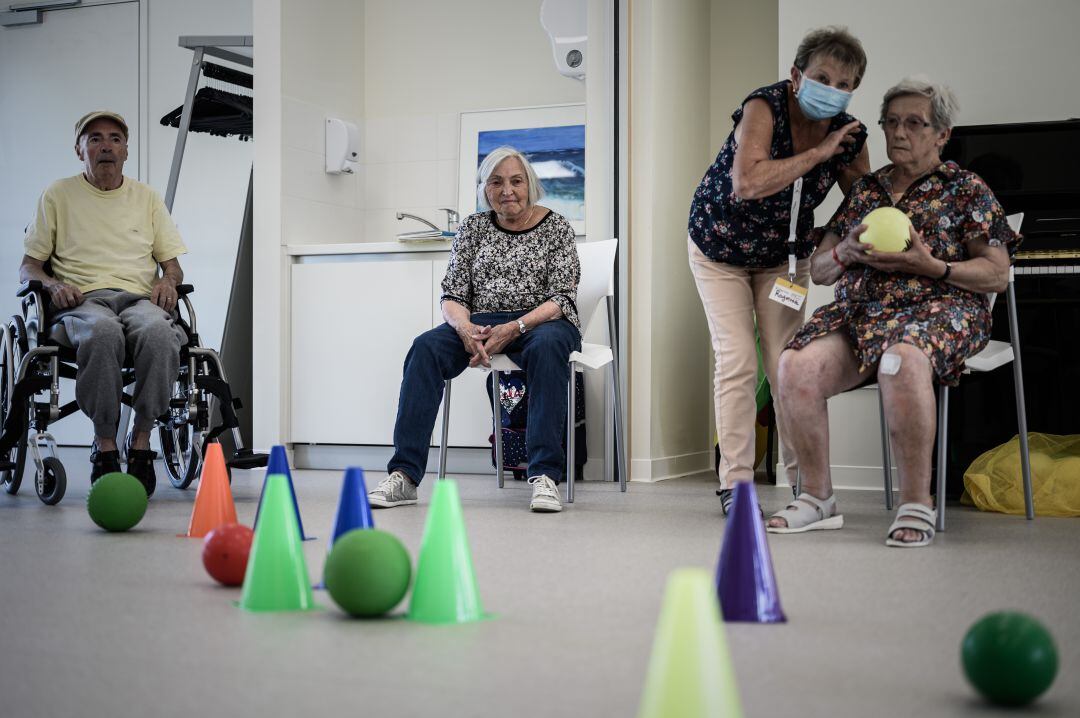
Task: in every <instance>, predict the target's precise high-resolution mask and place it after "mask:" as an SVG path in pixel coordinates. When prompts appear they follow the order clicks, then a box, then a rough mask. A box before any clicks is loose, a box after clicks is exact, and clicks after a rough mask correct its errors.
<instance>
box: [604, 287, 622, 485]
mask: <svg viewBox="0 0 1080 718" xmlns="http://www.w3.org/2000/svg"><path fill="white" fill-rule="evenodd" d="M614 302H615V297H614V296H610V295H609V296H608V297H607V316H608V343H609V344H610V345H611V388H612V394H613V395H614V399H615V466H616V469H617V471H618V472H619V490H620V491H626V439H625V437H624V436H623V412H622V392H621V391H619V342H618V341H617V340H616V338H615V336H616V335H615V308H614Z"/></svg>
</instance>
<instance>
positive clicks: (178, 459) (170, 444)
mask: <svg viewBox="0 0 1080 718" xmlns="http://www.w3.org/2000/svg"><path fill="white" fill-rule="evenodd" d="M158 439H160V440H161V455H162V458H163V459H164V460H165V470H166V471H167V472H168V473H169V481H170V482H171V483H172V485H173V486H175V487H176V488H178V489H186V488H187V487H188V486H190V485H191V482H192V481H194V480H195V477H196V476H198V474H199V464H200V463H201V458H202V454H201V452H202V436H201V433H200V432H195V431H192V429H191V426H190V425H189V424H181V425H180V426H178V427H171V426H166V425H160V426H158Z"/></svg>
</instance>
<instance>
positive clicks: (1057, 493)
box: [961, 433, 1080, 516]
mask: <svg viewBox="0 0 1080 718" xmlns="http://www.w3.org/2000/svg"><path fill="white" fill-rule="evenodd" d="M1028 449H1029V452H1030V456H1031V492H1032V496H1033V497H1034V500H1035V513H1036V514H1038V515H1039V516H1080V436H1077V435H1070V436H1055V435H1054V434H1036V433H1029V434H1028ZM961 502H962V503H965V504H967V505H969V506H970V505H972V504H974V505H975V506H977V507H978V508H979V509H981V510H983V511H998V512H1000V513H1004V514H1023V513H1024V478H1023V473H1022V471H1021V468H1020V437H1019V435H1018V436H1014V437H1013V438H1012V439H1010V440H1009V441H1008V442H1006V443H1004V444H1002V445H1001V446H998V447H997V448H994V449H991V450H990V451H987V452H986V453H985V454H983V455H982V456H980V457H979V458H977V459H975V461H973V462H972V463H971V466H969V467H968V470H967V471H966V472H964V496H963V497H962V498H961Z"/></svg>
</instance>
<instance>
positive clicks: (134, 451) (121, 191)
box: [0, 111, 265, 503]
mask: <svg viewBox="0 0 1080 718" xmlns="http://www.w3.org/2000/svg"><path fill="white" fill-rule="evenodd" d="M127 140H128V128H127V124H126V123H125V122H124V119H123V118H122V117H121V116H120V115H118V114H116V113H113V112H104V111H102V112H91V113H89V114H87V115H85V116H84V117H82V118H81V119H80V120H79V121H78V122H77V123H76V127H75V142H76V144H75V152H76V154H77V155H78V157H79V159H80V160H81V161H82V163H83V167H84V169H83V172H82V173H81V174H79V175H76V176H74V177H68V178H65V179H61V180H58V181H56V182H54V183H53V184H52V185H50V186H49V188H48V189H46V190H45V192H44V194H43V195H42V196H41V199H40V201H39V203H38V207H37V211H36V213H35V216H34V219H33V221H32V223H31V224H30V226H29V227H28V228H27V232H26V237H25V242H24V244H25V255H24V257H23V260H22V265H21V267H20V270H19V275H20V281H21V282H23V286H22V288H21V289H20V291H19V296H20V297H22V306H23V316H15V317H12V322H11V323H10V324H8V325H7V326H6V327H5V331H4V335H3V352H2V354H0V361H2V362H3V364H4V366H3V371H2V373H0V382H2V390H3V392H4V396H3V397H2V402H0V404H2V405H3V409H4V416H3V435H2V437H0V462H3V463H4V465H3V466H0V469H2V472H0V482H2V483H3V484H4V485H5V488H6V489H7V490H8V492H9V493H15V491H17V490H18V484H19V482H20V481H21V478H22V469H23V466H22V464H23V462H24V461H25V458H26V456H25V455H26V450H27V445H28V444H29V447H30V449H31V451H32V452H33V456H34V460H35V463H36V465H37V468H38V487H37V488H38V494H39V496H40V497H41V499H42V500H43V501H45V502H46V503H56V502H57V501H59V500H60V498H61V497H62V496H63V492H64V487H65V486H66V476H65V472H64V469H63V466H62V464H60V462H59V460H58V459H57V458H56V456H55V442H54V441H53V439H52V436H51V435H49V434H48V433H47V432H46V428H47V426H48V424H49V422H50V421H55V420H58V419H60V418H63V417H64V416H66V415H67V414H70V413H74V411H75V407H74V406H73V405H71V404H68V405H66V406H64V407H60V406H59V402H58V395H59V392H58V384H59V379H60V377H61V376H68V375H69V374H70V371H71V369H70V366H67V365H64V364H63V361H64V360H68V361H71V360H72V359H73V360H74V363H75V367H76V368H75V372H74V373H75V396H76V403H77V404H78V408H79V409H82V410H83V411H84V412H85V413H86V414H87V415H88V416H89V417H90V418H91V420H92V421H93V424H94V444H93V448H92V449H91V454H90V462H91V470H90V482H91V483H93V482H94V481H96V480H97V479H98V478H99V477H101V476H103V475H105V474H107V473H109V472H113V471H120V470H121V458H122V455H121V447H119V446H118V445H117V439H118V433H119V431H120V429H119V425H120V420H121V404H122V402H123V403H130V404H131V406H132V408H133V409H134V414H135V420H134V426H133V430H132V431H131V433H130V434H128V435H127V437H126V445H125V446H124V447H123V448H124V451H123V454H125V455H126V458H127V472H128V473H129V474H131V475H133V476H134V477H135V478H137V479H139V481H140V482H142V484H143V486H144V487H145V489H146V493H147V496H149V495H151V494H153V492H154V488H155V486H156V483H157V477H156V475H155V471H154V459H155V458H156V453H155V452H154V451H152V450H151V448H150V436H151V433H152V431H153V429H154V427H155V424H156V422H158V421H161V422H162V426H161V430H160V438H161V445H162V449H163V452H164V453H165V454H166V457H165V458H166V467H167V468H168V470H169V473H170V475H171V477H172V479H173V484H174V485H176V486H178V487H180V488H184V487H186V486H187V485H188V483H190V481H191V480H192V478H193V477H194V475H195V472H196V470H197V467H198V463H199V456H200V454H201V449H202V445H201V443H200V441H201V440H202V439H203V432H204V431H205V429H206V428H207V427H208V425H209V415H210V408H209V405H208V400H209V397H210V396H217V397H218V398H219V399H220V400H221V411H222V416H223V418H224V420H223V422H222V425H221V426H219V427H218V428H217V430H216V431H215V432H209V433H208V434H207V436H206V437H205V438H206V439H211V438H214V437H215V436H216V434H217V433H220V432H221V431H222V430H224V429H225V428H232V429H233V435H234V440H236V442H237V448H238V455H239V457H240V460H239V462H236V461H233V462H230V463H232V464H233V465H241V466H243V467H245V468H246V467H247V465H248V464H253V465H258V464H259V463H261V462H260V461H259V460H260V459H262V460H263V461H265V457H258V456H255V455H252V454H251V453H250V451H246V452H245V451H244V450H243V445H242V443H240V440H239V433H238V431H237V430H236V427H237V426H238V424H237V422H236V417H235V413H234V412H233V409H234V408H237V407H238V406H239V405H238V403H237V402H236V401H235V400H233V399H232V397H231V393H230V392H229V389H228V385H227V384H226V382H225V376H224V371H223V370H222V367H221V363H220V361H219V359H218V357H217V354H216V353H215V352H213V350H210V349H203V348H201V347H199V346H198V336H197V334H196V333H195V331H194V329H195V327H194V313H193V312H192V310H191V305H190V303H189V302H188V300H187V299H186V296H185V295H186V294H187V293H189V292H190V291H192V289H191V287H190V286H188V285H183V284H182V281H183V276H184V275H183V270H181V268H180V263H179V261H178V260H177V257H178V256H179V255H181V254H184V253H185V252H186V251H187V250H186V248H185V247H184V244H183V242H182V241H181V239H180V235H179V233H178V232H177V230H176V227H175V225H174V224H173V222H172V219H171V218H170V216H169V213H168V210H167V209H166V208H165V205H164V203H163V202H162V200H161V198H160V197H159V196H158V195H157V193H156V192H154V191H153V190H152V189H151V188H150V187H148V186H146V185H144V184H142V183H140V182H138V181H136V180H133V179H131V178H130V177H125V176H124V175H123V165H124V161H125V160H126V159H127ZM159 266H160V269H161V275H160V276H158V268H159ZM178 301H183V303H184V305H185V306H186V309H187V314H188V319H187V321H184V320H181V319H180V315H179V314H178V313H177V312H176V311H175V310H176V309H177V303H178ZM182 359H183V360H184V363H185V366H184V369H185V371H184V372H181V360H182ZM65 370H66V372H65ZM178 377H179V380H178ZM132 382H134V391H133V392H132V394H131V395H130V396H128V395H126V394H125V393H124V387H125V386H126V385H127V384H129V383H132ZM44 391H48V392H49V401H48V402H36V401H34V400H33V397H34V395H36V394H38V393H41V392H44ZM27 422H29V423H30V424H32V429H33V432H32V434H31V437H30V439H29V440H28V439H27V438H26V431H27V426H26V424H27ZM42 448H45V449H46V451H47V452H48V453H49V454H50V456H48V457H46V458H42V457H41V449H42ZM245 455H246V456H245ZM245 458H246V459H247V460H246V461H245Z"/></svg>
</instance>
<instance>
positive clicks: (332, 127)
mask: <svg viewBox="0 0 1080 718" xmlns="http://www.w3.org/2000/svg"><path fill="white" fill-rule="evenodd" d="M359 165H360V130H359V129H358V128H357V127H356V125H354V124H353V123H351V122H346V121H345V120H339V119H338V118H336V117H328V118H326V172H327V173H328V174H332V175H338V174H342V173H344V174H350V175H351V174H352V173H353V172H355V171H356V168H357V167H358V166H359Z"/></svg>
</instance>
